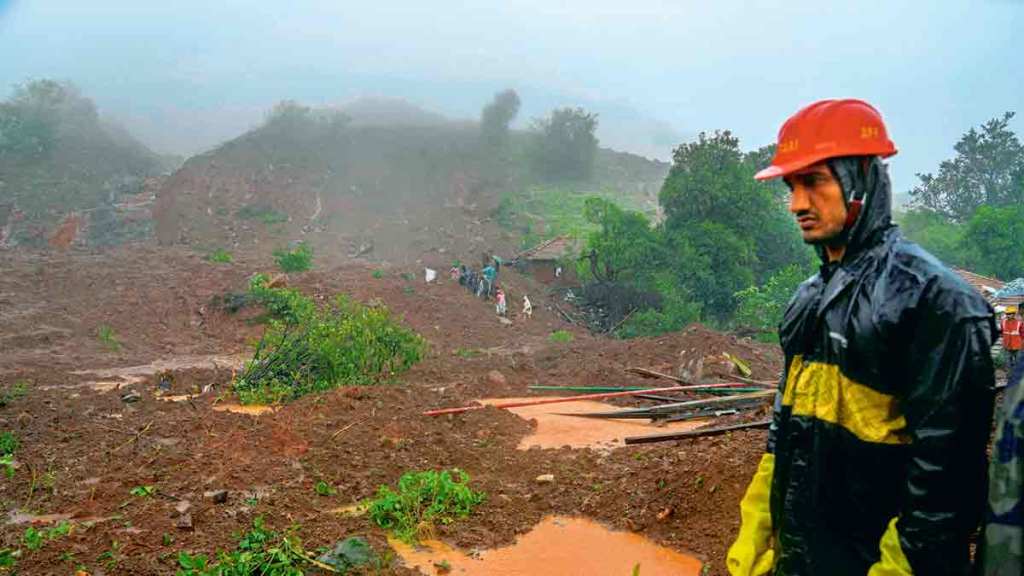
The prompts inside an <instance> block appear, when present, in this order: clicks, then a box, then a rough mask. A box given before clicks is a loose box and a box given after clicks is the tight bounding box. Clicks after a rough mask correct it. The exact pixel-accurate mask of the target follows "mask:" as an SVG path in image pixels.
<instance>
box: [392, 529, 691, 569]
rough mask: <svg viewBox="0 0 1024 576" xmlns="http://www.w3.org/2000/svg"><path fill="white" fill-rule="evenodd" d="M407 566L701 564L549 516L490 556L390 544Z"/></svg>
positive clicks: (435, 545) (639, 540)
mask: <svg viewBox="0 0 1024 576" xmlns="http://www.w3.org/2000/svg"><path fill="white" fill-rule="evenodd" d="M389 544H391V547H392V548H394V550H395V552H396V553H398V556H399V557H401V558H402V561H403V562H405V565H406V566H408V567H410V568H414V569H416V570H419V572H420V573H421V574H431V575H433V574H452V575H458V576H472V575H480V576H521V575H523V574H561V575H566V576H569V575H580V576H605V575H607V576H628V575H629V574H633V573H634V568H636V567H637V565H639V571H638V573H639V574H641V575H642V576H662V575H664V576H697V575H698V574H700V571H701V563H700V561H698V560H697V559H696V558H693V557H691V556H687V555H686V554H683V553H681V552H676V551H675V550H671V549H669V548H665V547H664V546H658V545H657V544H655V543H653V542H651V541H650V540H648V539H646V538H644V537H643V536H640V535H639V534H633V533H630V532H615V531H612V530H609V529H607V528H605V527H604V526H602V525H600V524H598V523H596V522H593V521H591V520H587V519H585V518H569V517H564V516H548V517H547V518H545V519H544V520H542V521H541V523H540V524H538V525H537V526H535V527H534V528H533V530H531V531H530V532H529V533H527V534H524V535H523V536H521V537H519V539H518V540H516V543H515V544H513V545H512V546H508V547H505V548H498V549H496V550H485V551H483V552H480V553H479V554H478V555H475V557H470V556H469V555H467V554H465V553H464V552H461V551H459V550H455V549H453V548H452V547H450V546H448V545H447V544H445V543H443V542H439V541H436V540H428V541H425V542H424V543H423V546H422V547H420V548H414V547H412V546H409V545H408V544H405V543H402V542H399V541H397V540H394V539H389Z"/></svg>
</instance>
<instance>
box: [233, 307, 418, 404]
mask: <svg viewBox="0 0 1024 576" xmlns="http://www.w3.org/2000/svg"><path fill="white" fill-rule="evenodd" d="M303 306H305V304H303ZM425 348H426V341H425V340H423V338H422V337H420V336H419V335H418V334H416V333H415V332H412V331H411V330H409V329H407V328H405V327H403V326H402V325H400V324H399V323H398V322H396V321H395V320H394V319H392V318H391V314H390V312H389V311H388V310H387V309H386V308H384V307H372V308H371V307H366V306H363V305H361V304H359V303H356V302H352V301H351V300H348V299H347V298H345V297H344V296H339V297H338V298H337V299H336V300H335V302H334V303H333V305H331V306H327V307H324V308H323V309H315V307H314V310H313V311H312V312H311V313H307V312H306V311H305V310H303V311H302V313H300V314H297V318H296V322H294V323H289V322H282V321H277V320H272V321H271V324H270V326H269V327H268V328H267V331H266V333H265V334H264V336H263V338H262V339H261V340H260V343H259V345H258V346H257V348H256V352H255V354H254V355H253V358H252V360H250V361H249V362H248V364H247V365H246V368H245V371H244V372H243V373H242V374H241V375H240V376H239V377H238V379H237V380H236V381H235V383H234V389H235V391H236V392H237V393H238V395H239V399H240V400H241V401H242V402H243V403H246V404H252V403H276V402H282V401H287V400H293V399H295V398H298V397H300V396H302V395H304V394H308V393H310V392H320V391H324V390H330V389H333V388H336V387H338V386H343V385H365V384H376V383H378V382H380V381H382V380H384V379H387V378H390V377H391V376H394V375H396V374H400V373H402V372H404V371H406V370H408V369H409V368H410V367H411V366H412V365H413V364H415V363H416V362H418V361H419V360H420V359H421V358H422V356H423V353H424V351H425Z"/></svg>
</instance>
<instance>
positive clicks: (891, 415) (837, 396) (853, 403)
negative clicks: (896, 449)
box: [782, 356, 910, 444]
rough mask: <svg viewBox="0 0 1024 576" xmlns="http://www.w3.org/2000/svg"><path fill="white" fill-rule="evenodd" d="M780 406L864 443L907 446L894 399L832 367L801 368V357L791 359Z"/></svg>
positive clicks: (903, 422)
mask: <svg viewBox="0 0 1024 576" xmlns="http://www.w3.org/2000/svg"><path fill="white" fill-rule="evenodd" d="M782 405H783V406H791V407H792V408H793V414H794V415H796V416H809V417H811V418H817V419H818V420H823V421H825V422H831V423H832V424H837V425H839V426H842V427H843V428H845V429H847V430H848V431H850V432H851V433H852V434H853V435H854V436H856V437H857V438H860V439H861V440H863V441H865V442H874V443H878V444H908V443H910V439H909V437H907V435H906V433H905V432H904V430H905V429H906V427H907V421H906V420H905V419H904V418H903V415H902V414H900V413H899V409H898V402H897V400H896V397H895V396H890V395H889V394H884V393H882V392H879V391H877V390H873V389H871V388H869V387H867V386H865V385H863V384H861V383H859V382H855V381H854V380H851V379H850V378H847V377H846V376H844V375H843V373H842V372H840V371H839V366H836V365H834V364H825V363H822V362H807V363H806V364H805V363H804V359H803V357H802V356H794V357H793V361H792V362H790V365H789V375H788V376H787V378H786V388H785V391H784V392H783V395H782Z"/></svg>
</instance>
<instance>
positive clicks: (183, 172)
mask: <svg viewBox="0 0 1024 576" xmlns="http://www.w3.org/2000/svg"><path fill="white" fill-rule="evenodd" d="M282 106H283V107H279V108H278V109H276V110H275V112H274V113H273V114H272V116H271V118H270V119H269V120H268V121H267V123H266V124H264V125H263V126H261V127H260V128H257V129H255V130H253V131H251V132H249V133H247V134H245V135H243V136H241V137H239V138H237V139H235V140H232V141H230V142H228V143H225V144H224V145H222V146H220V147H218V148H216V149H214V150H212V151H210V152H208V153H206V154H203V155H200V156H196V157H194V158H192V159H190V160H189V161H188V162H186V163H185V165H184V166H183V167H182V168H181V169H180V170H178V171H177V172H176V173H174V174H173V175H172V176H171V177H170V178H168V179H167V180H166V182H165V183H164V184H163V186H162V187H161V189H160V192H159V195H158V200H157V205H156V208H155V210H154V219H155V221H156V234H157V238H158V240H159V241H160V243H161V244H164V245H170V244H188V245H193V246H196V247H199V248H201V249H215V248H227V249H234V248H239V247H263V248H265V249H268V250H269V249H273V248H280V247H282V246H284V245H286V244H288V243H290V242H295V241H298V240H304V241H307V242H310V243H312V244H313V245H314V247H315V248H317V250H318V253H319V254H325V253H326V254H333V255H341V256H349V257H352V256H368V257H371V258H374V259H381V260H388V261H393V262H397V263H412V262H423V263H427V264H428V265H429V264H435V265H438V266H444V265H446V264H448V263H450V262H451V261H452V260H454V259H457V258H458V259H462V260H463V261H465V260H466V259H471V260H474V261H475V259H476V257H477V256H478V255H483V254H494V253H499V254H512V253H514V252H516V250H517V249H518V248H520V247H521V246H520V241H521V236H522V232H521V231H520V230H518V228H517V227H515V226H506V227H504V228H503V227H502V226H501V225H499V224H498V223H497V222H496V221H495V218H494V215H495V214H496V212H497V210H498V208H499V206H500V205H501V204H502V199H503V198H506V197H507V196H508V195H509V194H514V193H516V191H519V190H523V189H525V188H526V187H527V186H529V180H530V178H529V175H528V174H524V172H525V171H527V170H528V168H527V167H524V165H523V159H522V158H521V156H522V154H521V152H519V151H518V150H519V149H520V148H521V147H522V144H523V142H522V141H523V140H525V136H524V135H521V134H520V135H518V136H516V137H515V138H513V141H512V143H511V144H510V145H508V146H507V147H505V148H503V149H500V150H496V149H494V148H492V147H488V146H487V145H485V144H483V143H482V142H481V138H480V133H479V127H478V126H477V125H476V124H474V123H469V122H453V121H441V120H438V118H436V117H434V116H429V117H428V116H424V115H423V114H420V115H418V116H417V115H415V114H412V113H411V112H410V111H409V109H408V107H407V106H401V107H398V112H400V113H397V114H396V113H395V105H394V103H387V102H385V103H379V102H378V103H372V105H371V103H366V102H362V103H359V105H358V106H355V105H354V107H353V109H352V110H351V111H349V110H346V111H345V113H340V112H330V111H313V110H310V109H308V108H302V107H300V106H298V105H294V104H284V105H282ZM350 114H355V116H354V117H353V116H352V115H350ZM414 117H415V118H419V119H420V120H422V121H417V122H413V121H412V120H411V118H414ZM424 118H425V119H424ZM427 120H429V121H427ZM388 122H392V123H390V124H389V123H388ZM402 122H407V123H404V124H403V123H402ZM667 170H668V166H667V165H666V164H663V163H658V162H651V161H648V160H646V159H643V158H640V157H636V156H631V155H628V154H621V153H616V152H612V151H607V150H601V151H600V153H599V154H598V156H597V163H596V165H595V182H594V183H593V186H594V189H595V190H604V191H606V192H607V190H611V189H615V190H621V193H622V194H623V195H625V196H630V195H631V196H634V197H635V198H634V200H635V202H634V204H636V205H641V204H650V205H654V206H656V202H657V200H656V199H657V190H658V189H659V188H660V184H661V180H662V179H663V178H664V174H665V173H667ZM506 199H507V198H506ZM540 217H541V218H543V215H540ZM534 228H536V229H540V227H539V226H534ZM534 232H536V230H534Z"/></svg>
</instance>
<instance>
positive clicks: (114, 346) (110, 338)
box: [96, 324, 121, 352]
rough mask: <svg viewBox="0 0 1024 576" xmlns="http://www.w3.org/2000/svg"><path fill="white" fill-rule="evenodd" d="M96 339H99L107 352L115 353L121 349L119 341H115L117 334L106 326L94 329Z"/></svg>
mask: <svg viewBox="0 0 1024 576" xmlns="http://www.w3.org/2000/svg"><path fill="white" fill-rule="evenodd" d="M96 337H97V338H99V340H100V342H101V343H103V345H104V346H106V347H107V348H108V349H109V350H111V351H113V352H117V351H118V350H120V349H121V341H120V340H118V339H117V333H116V332H114V329H113V328H111V327H110V326H107V325H106V324H104V325H102V326H100V327H99V328H97V329H96Z"/></svg>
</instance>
